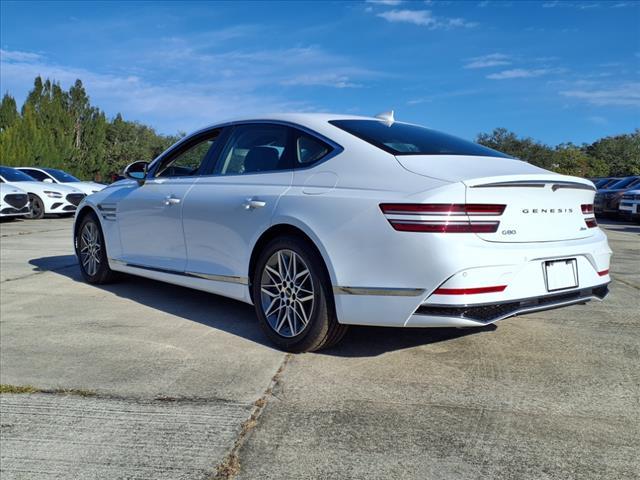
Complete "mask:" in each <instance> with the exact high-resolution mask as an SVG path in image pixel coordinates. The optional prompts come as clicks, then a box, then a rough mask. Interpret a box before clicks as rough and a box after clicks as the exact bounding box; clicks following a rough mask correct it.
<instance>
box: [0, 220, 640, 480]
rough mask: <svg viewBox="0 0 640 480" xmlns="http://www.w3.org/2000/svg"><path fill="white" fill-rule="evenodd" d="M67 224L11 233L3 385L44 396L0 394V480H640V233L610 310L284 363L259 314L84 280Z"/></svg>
mask: <svg viewBox="0 0 640 480" xmlns="http://www.w3.org/2000/svg"><path fill="white" fill-rule="evenodd" d="M70 227H71V222H70V220H69V219H50V220H41V221H30V222H12V223H9V224H4V223H3V224H0V246H1V248H0V254H1V256H0V266H1V268H0V280H1V282H2V283H0V317H1V318H0V383H2V384H8V385H17V386H20V385H32V386H34V387H36V388H37V389H41V390H47V391H49V392H50V393H32V394H6V393H5V394H2V395H0V420H1V421H0V424H1V425H0V441H1V443H2V448H1V453H0V471H1V472H2V478H3V480H4V479H5V478H110V479H111V478H212V477H214V476H215V473H216V470H217V469H218V468H219V467H220V466H221V465H222V466H224V467H225V468H222V469H220V473H221V475H222V476H223V477H227V478H228V477H231V476H234V475H237V476H238V477H239V478H247V479H253V478H296V479H297V478H362V479H364V478H367V479H368V478H385V479H387V478H437V479H460V478H463V479H464V478H514V479H515V478H544V479H547V478H558V479H560V478H562V479H565V478H576V479H582V478H584V479H593V478H637V475H638V472H639V471H640V464H639V461H638V455H637V453H636V452H637V451H640V441H639V440H638V437H639V436H638V434H637V433H638V431H640V416H639V414H638V404H639V402H640V373H639V372H640V368H639V367H640V361H639V359H640V353H639V349H638V346H639V345H640V333H639V331H638V330H639V329H638V327H639V326H640V318H638V314H637V311H638V310H640V300H639V297H640V295H639V293H640V292H639V289H640V235H639V233H640V228H638V227H634V226H633V225H631V224H618V223H614V224H612V225H611V226H607V227H606V228H607V232H608V235H609V238H610V242H611V246H612V248H613V250H614V252H615V256H614V263H613V265H612V272H613V273H612V274H613V278H614V282H613V285H612V294H611V295H610V297H609V298H608V299H607V300H606V301H605V302H604V303H593V302H592V303H591V304H588V305H584V306H573V307H569V308H565V309H560V310H554V311H549V312H543V313H536V314H532V315H527V316H523V317H519V318H513V319H508V320H505V321H502V322H500V323H499V324H498V326H497V327H488V328H486V329H483V330H444V329H438V330H420V329H411V330H398V329H384V328H352V329H351V331H350V332H349V333H348V334H347V337H346V338H345V340H344V341H343V343H341V344H340V345H339V346H337V347H336V348H334V349H331V350H328V351H324V352H320V353H314V354H304V355H295V356H290V357H289V356H286V355H285V354H283V353H282V352H279V351H276V350H274V349H273V348H272V347H271V346H270V345H269V343H268V341H267V340H266V339H265V338H264V337H263V336H262V333H261V332H260V330H259V328H258V325H257V323H256V320H255V318H254V315H253V311H252V309H251V307H249V306H247V305H244V304H241V303H238V302H234V301H231V300H226V299H223V298H221V297H216V296H214V295H209V294H205V293H202V292H197V291H192V290H187V289H184V288H181V287H175V286H170V285H165V284H161V283H158V282H154V281H149V280H144V279H140V278H135V277H125V278H123V279H122V281H120V282H118V283H114V284H112V285H108V286H104V287H94V286H89V285H87V284H85V283H83V282H82V280H81V278H80V274H79V271H78V269H77V266H76V263H75V258H74V257H73V252H72V248H71V239H70V233H69V230H70ZM287 360H288V361H287ZM274 377H276V378H275V380H274ZM64 390H71V391H68V392H67V393H61V391H64ZM85 395H90V396H85ZM238 460H239V465H238Z"/></svg>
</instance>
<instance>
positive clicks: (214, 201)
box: [74, 114, 611, 352]
mask: <svg viewBox="0 0 640 480" xmlns="http://www.w3.org/2000/svg"><path fill="white" fill-rule="evenodd" d="M125 175H126V177H127V179H126V180H123V181H121V182H118V183H116V184H113V185H111V186H109V187H107V188H106V189H104V190H102V191H101V192H98V193H96V194H94V195H91V196H90V197H87V198H86V199H85V201H84V202H83V203H82V204H81V205H80V208H79V211H78V212H77V214H76V221H75V226H74V238H75V248H76V254H77V256H78V259H79V263H80V266H81V271H82V274H83V275H84V278H85V279H86V280H87V281H88V282H90V283H103V282H107V281H109V280H111V279H112V278H113V272H114V271H120V272H127V273H131V274H135V275H140V276H143V277H149V278H153V279H157V280H161V281H165V282H169V283H174V284H176V285H183V286H187V287H192V288H196V289H200V290H205V291H208V292H212V293H216V294H219V295H224V296H228V297H231V298H235V299H238V300H242V301H244V302H247V303H252V304H253V305H254V306H255V310H256V314H257V316H258V318H259V321H260V324H261V326H262V327H263V329H264V331H265V332H266V334H267V335H268V337H269V338H270V339H271V340H272V341H273V342H274V343H276V344H277V345H278V346H279V347H281V348H283V349H286V350H290V351H296V352H299V351H310V350H317V349H319V348H324V347H328V346H330V345H332V344H335V343H336V342H337V341H339V340H340V338H341V337H342V336H343V335H344V333H345V331H346V327H347V325H349V324H355V325H381V326H394V327H482V326H485V325H488V324H491V323H493V322H496V321H497V320H500V319H503V318H507V317H510V316H514V315H520V314H522V313H526V312H532V311H538V310H545V309H551V308H557V307H561V306H566V305H571V304H575V303H585V302H587V301H588V300H591V299H598V300H601V299H603V298H604V297H605V296H606V295H607V293H608V284H609V282H610V277H609V258H610V255H611V250H610V249H609V246H608V244H607V238H606V236H605V234H604V233H603V232H602V231H601V230H600V229H599V228H598V227H597V224H596V221H595V218H594V215H593V197H594V192H595V188H594V185H593V183H591V182H590V181H588V180H584V179H581V178H576V177H569V176H564V175H558V174H556V173H552V172H549V171H546V170H543V169H541V168H538V167H535V166H533V165H530V164H528V163H526V162H523V161H520V160H516V159H513V158H510V157H508V156H507V155H504V154H502V153H499V152H497V151H494V150H491V149H488V148H486V147H483V146H480V145H477V144H475V143H471V142H468V141H465V140H461V139H459V138H456V137H453V136H450V135H446V134H444V133H440V132H436V131H434V130H430V129H426V128H423V127H420V126H417V125H411V124H407V123H400V122H395V121H394V120H393V117H392V115H386V116H383V117H382V118H368V117H353V116H341V115H328V114H286V115H284V114H283V115H274V116H269V117H261V118H259V119H255V120H253V119H245V120H238V121H233V122H228V123H223V124H218V125H214V126H211V127H208V128H205V129H202V130H200V131H198V132H195V133H194V134H192V135H189V136H187V137H185V138H183V139H182V140H180V141H179V142H178V143H176V144H175V145H173V146H172V147H171V148H169V149H168V150H167V151H165V152H164V153H162V154H161V155H160V156H159V157H158V158H156V159H155V160H154V161H153V162H151V163H150V164H147V163H145V162H135V163H133V164H131V165H129V166H128V167H127V168H126V169H125ZM212 315H213V313H212Z"/></svg>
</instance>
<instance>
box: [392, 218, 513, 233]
mask: <svg viewBox="0 0 640 480" xmlns="http://www.w3.org/2000/svg"><path fill="white" fill-rule="evenodd" d="M389 223H391V226H392V227H393V228H394V229H395V230H398V231H400V232H432V233H494V232H496V231H497V230H498V225H500V222H436V221H422V222H421V221H414V222H412V221H408V220H389Z"/></svg>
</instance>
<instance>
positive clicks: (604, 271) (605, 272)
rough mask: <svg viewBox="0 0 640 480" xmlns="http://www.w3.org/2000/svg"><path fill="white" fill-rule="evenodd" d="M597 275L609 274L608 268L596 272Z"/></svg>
mask: <svg viewBox="0 0 640 480" xmlns="http://www.w3.org/2000/svg"><path fill="white" fill-rule="evenodd" d="M598 275H600V276H601V277H604V276H606V275H609V269H606V270H602V271H601V272H598Z"/></svg>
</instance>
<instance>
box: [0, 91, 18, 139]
mask: <svg viewBox="0 0 640 480" xmlns="http://www.w3.org/2000/svg"><path fill="white" fill-rule="evenodd" d="M19 117H20V116H19V115H18V107H17V106H16V99H15V98H13V97H12V96H11V95H9V94H8V93H5V94H4V97H2V102H1V103H0V131H3V130H6V129H7V128H9V127H11V125H13V124H14V123H16V121H17V120H18V118H19Z"/></svg>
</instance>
